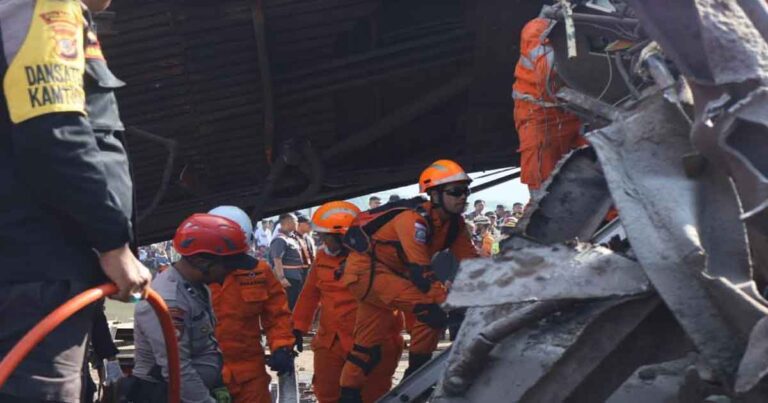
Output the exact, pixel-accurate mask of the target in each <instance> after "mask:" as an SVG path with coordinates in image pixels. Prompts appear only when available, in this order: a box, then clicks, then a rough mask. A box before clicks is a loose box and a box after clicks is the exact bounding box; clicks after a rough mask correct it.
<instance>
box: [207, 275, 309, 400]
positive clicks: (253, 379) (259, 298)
mask: <svg viewBox="0 0 768 403" xmlns="http://www.w3.org/2000/svg"><path fill="white" fill-rule="evenodd" d="M210 288H211V295H212V299H213V309H214V312H215V313H216V318H217V319H218V324H217V325H216V338H217V339H218V341H219V345H220V346H221V350H222V353H223V354H224V368H223V370H222V378H223V379H224V383H225V384H226V385H227V388H228V389H229V393H230V394H231V395H232V397H233V399H234V401H235V402H249V403H250V402H255V403H270V402H271V401H272V398H271V396H270V393H269V382H270V379H271V378H270V376H269V374H267V371H266V368H265V365H266V363H265V362H264V349H263V348H262V347H261V332H262V329H263V330H264V332H265V333H266V335H267V342H268V344H269V349H270V350H271V351H275V350H277V349H279V348H281V347H293V344H294V341H295V338H294V336H293V323H292V321H291V311H289V310H288V299H287V298H286V296H285V291H284V290H283V287H282V286H281V285H280V283H279V282H278V281H277V279H276V278H275V276H274V274H272V270H271V269H270V267H269V265H268V264H267V263H266V262H264V261H259V264H258V265H257V266H256V269H254V270H253V271H246V270H236V271H234V272H232V273H231V274H229V275H228V276H227V278H226V279H225V280H224V283H223V284H222V285H219V284H212V285H211V286H210Z"/></svg>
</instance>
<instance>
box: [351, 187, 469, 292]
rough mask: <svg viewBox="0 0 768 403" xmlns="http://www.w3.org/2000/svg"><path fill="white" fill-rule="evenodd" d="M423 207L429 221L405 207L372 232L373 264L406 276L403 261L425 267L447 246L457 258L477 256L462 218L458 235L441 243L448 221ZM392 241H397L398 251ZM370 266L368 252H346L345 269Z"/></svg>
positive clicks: (359, 270) (428, 204)
mask: <svg viewBox="0 0 768 403" xmlns="http://www.w3.org/2000/svg"><path fill="white" fill-rule="evenodd" d="M423 207H424V209H425V210H426V211H427V212H428V216H429V221H430V222H427V221H426V220H425V219H424V218H423V217H422V216H421V215H420V214H419V213H417V212H416V211H414V210H405V211H403V212H402V213H400V214H398V215H397V216H395V217H394V218H393V219H392V220H391V221H389V222H388V223H386V224H384V225H383V226H382V227H381V228H380V229H379V230H378V231H376V233H374V234H373V236H372V239H373V240H374V241H378V242H377V244H376V260H377V263H381V264H383V265H384V266H386V267H387V268H388V269H389V270H392V271H394V272H395V273H397V274H399V275H402V276H406V277H407V275H408V270H409V269H408V267H407V264H414V265H419V266H429V265H430V264H431V262H432V257H433V256H434V255H435V253H437V252H440V251H441V250H443V249H445V248H448V249H450V250H451V252H453V254H454V256H456V258H457V259H459V260H463V259H467V258H473V257H477V251H476V250H475V247H474V246H473V244H472V239H471V238H470V234H469V231H467V227H466V225H465V223H464V220H461V219H460V220H458V225H459V228H458V233H457V234H458V235H457V236H456V239H455V240H454V241H453V243H452V244H451V245H445V242H446V239H447V237H448V232H449V227H450V222H449V221H442V220H441V219H440V216H439V215H438V214H437V211H435V209H433V208H432V202H425V203H424V205H423ZM392 243H397V244H398V245H399V247H400V249H401V251H402V253H400V252H399V251H398V247H396V246H395V245H393V244H392ZM403 258H404V259H403ZM404 260H405V261H404ZM370 269H371V256H370V254H368V253H359V252H355V251H351V252H350V254H349V257H348V258H347V267H346V269H345V271H346V272H349V273H352V274H364V273H367V272H369V271H370Z"/></svg>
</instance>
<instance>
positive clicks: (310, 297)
mask: <svg viewBox="0 0 768 403" xmlns="http://www.w3.org/2000/svg"><path fill="white" fill-rule="evenodd" d="M319 305H320V289H319V288H317V269H316V268H315V267H312V269H311V270H310V271H309V276H308V277H307V281H306V283H304V288H303V289H302V290H301V294H300V295H299V299H298V301H296V306H295V307H293V328H294V329H296V330H298V331H300V332H302V333H306V332H308V331H309V329H310V327H312V320H313V319H314V317H315V312H316V311H317V307H318V306H319Z"/></svg>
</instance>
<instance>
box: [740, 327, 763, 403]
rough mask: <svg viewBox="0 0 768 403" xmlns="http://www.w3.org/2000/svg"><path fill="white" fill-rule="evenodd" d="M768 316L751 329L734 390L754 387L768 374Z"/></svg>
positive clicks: (743, 391)
mask: <svg viewBox="0 0 768 403" xmlns="http://www.w3.org/2000/svg"><path fill="white" fill-rule="evenodd" d="M767 357H768V317H766V318H763V319H761V320H760V322H758V323H757V325H755V327H754V329H752V335H751V336H750V338H749V344H747V350H746V351H745V352H744V358H743V359H742V361H741V364H739V372H738V375H737V377H736V387H735V389H736V392H739V393H745V392H747V391H749V390H751V389H752V388H754V387H755V386H756V385H757V384H758V383H759V382H760V380H762V379H763V378H764V377H765V376H766V375H768V360H767V359H766V358H767Z"/></svg>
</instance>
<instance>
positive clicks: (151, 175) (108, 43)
mask: <svg viewBox="0 0 768 403" xmlns="http://www.w3.org/2000/svg"><path fill="white" fill-rule="evenodd" d="M254 1H255V0H222V1H216V2H201V1H178V2H168V1H160V0H150V1H144V0H125V1H120V2H113V4H112V7H111V9H110V11H112V12H114V19H113V20H111V22H112V24H111V25H110V26H107V24H106V23H105V24H104V25H105V28H110V30H111V31H112V32H113V35H104V36H103V37H102V38H101V40H102V42H103V47H104V51H105V54H106V55H107V58H108V60H109V64H110V67H111V68H112V69H113V70H114V72H115V74H116V75H117V76H119V77H121V78H122V79H124V80H125V81H126V82H127V83H128V86H126V87H125V88H124V89H121V90H120V91H119V93H118V100H119V102H120V109H121V116H122V118H123V120H124V122H125V123H126V125H127V126H136V127H141V128H142V129H144V130H147V131H149V132H152V133H156V134H157V135H159V136H162V137H164V138H167V139H170V140H174V141H176V142H177V143H178V145H179V146H178V150H177V156H176V157H177V158H176V163H175V164H174V169H173V170H172V173H171V175H170V178H171V179H170V181H167V182H166V181H163V180H162V178H161V177H160V175H159V174H158V172H162V171H163V169H164V168H165V166H166V164H167V158H166V156H167V152H166V150H165V149H164V148H162V147H158V145H157V144H154V143H152V142H149V141H146V140H144V139H141V138H138V137H136V136H134V137H129V138H128V142H129V149H130V152H131V155H130V158H131V162H132V165H133V174H134V182H135V183H136V190H137V210H138V211H151V214H150V215H149V216H147V218H146V219H144V220H143V221H142V224H141V225H140V226H139V228H138V231H139V233H138V237H139V242H141V243H146V242H149V241H153V240H158V239H164V238H165V239H167V238H168V237H169V236H170V235H171V234H172V232H173V230H174V229H175V227H176V225H177V224H178V222H179V220H180V218H183V217H184V216H185V215H188V214H189V213H192V212H199V211H203V210H205V209H206V208H208V207H210V206H212V205H213V204H215V203H217V201H218V200H221V199H225V200H227V202H229V201H230V200H232V199H236V200H237V203H238V205H239V206H241V207H243V208H245V209H246V210H248V211H250V210H253V208H254V207H255V203H256V202H257V201H258V199H257V198H258V195H259V194H261V193H264V192H263V191H262V190H265V189H263V187H264V186H266V185H267V183H266V182H265V178H266V177H267V175H268V174H269V172H270V171H269V170H270V167H269V163H268V156H269V155H271V156H272V158H273V159H276V158H278V156H277V153H278V152H279V147H280V144H282V143H283V142H284V141H287V140H290V139H295V140H296V141H298V142H299V144H300V143H301V142H303V141H308V142H309V143H310V144H311V145H312V147H313V152H314V153H315V154H316V155H323V154H324V153H325V152H326V151H328V150H330V149H331V148H333V147H334V146H335V145H337V144H342V143H345V142H346V141H348V140H350V139H351V138H353V136H354V135H356V134H360V133H371V132H376V133H378V134H377V135H376V136H373V137H371V138H369V139H368V140H366V141H364V142H359V140H355V141H352V142H351V143H347V144H351V145H352V147H346V151H344V155H343V156H342V155H341V154H339V155H338V157H337V158H332V159H331V160H330V161H327V160H326V162H325V164H324V165H323V170H324V173H326V175H316V174H314V173H315V172H316V171H317V170H316V169H315V166H312V167H307V166H306V164H299V165H298V166H294V167H290V168H289V169H287V170H286V171H285V172H284V175H282V176H281V178H280V179H279V180H277V181H276V182H275V183H274V186H273V189H272V192H273V194H272V197H270V202H269V203H268V204H267V205H266V206H264V213H265V214H275V213H277V212H283V211H290V210H293V209H296V208H298V207H304V206H310V205H315V204H319V203H321V202H323V201H326V200H328V199H331V198H337V197H348V196H353V195H357V194H360V193H366V192H372V191H375V190H377V189H382V188H387V187H390V186H398V185H403V184H407V183H412V182H413V181H414V180H415V178H417V177H418V174H419V172H420V170H421V169H423V167H424V166H426V165H427V164H429V163H430V162H431V161H433V160H435V159H438V158H445V157H449V158H454V159H456V160H458V161H459V162H460V163H462V164H463V165H464V166H465V167H466V168H467V169H470V170H479V169H491V168H500V167H505V166H510V165H516V164H517V156H516V155H515V152H514V150H515V149H516V148H517V139H516V137H515V135H514V127H513V125H512V122H511V120H510V119H509V106H510V105H509V100H508V93H507V92H499V93H497V92H495V91H492V90H490V89H491V88H503V87H509V83H508V80H509V78H510V76H509V75H508V72H509V71H511V70H512V69H513V68H514V63H515V61H516V57H517V56H516V54H515V52H514V51H511V50H514V49H516V48H517V46H518V43H519V37H518V36H517V32H519V28H521V27H522V25H523V24H524V23H525V21H526V20H527V19H528V18H529V17H532V16H533V15H534V13H535V9H536V8H537V7H538V5H536V4H531V5H513V4H507V3H503V2H499V1H498V0H493V1H491V0H482V1H479V2H476V3H477V4H474V3H473V4H471V5H470V6H468V5H467V4H465V2H462V1H459V0H450V1H445V2H427V3H418V4H413V3H411V2H401V1H394V2H383V1H381V0H332V1H326V0H265V1H262V9H261V11H262V13H256V17H257V18H256V24H254V14H253V13H252V11H253V10H252V3H253V2H254ZM497 3H498V4H497ZM502 3H503V4H502ZM491 5H492V6H493V7H491ZM498 5H503V7H504V9H503V10H500V9H499V8H498V7H496V6H498ZM475 6H477V10H473V9H474V8H475ZM475 12H476V13H477V14H473V15H472V16H470V15H469V14H470V13H475ZM489 13H493V14H494V15H492V16H488V15H487V14H489ZM404 15H407V16H408V18H403V16H404ZM501 15H509V16H512V17H513V20H505V21H504V24H503V26H502V25H501V24H500V22H499V23H494V24H493V25H489V24H487V20H488V19H489V18H491V17H492V18H495V19H496V20H498V19H499V17H498V16H501ZM261 16H263V21H264V24H261V21H262V18H261ZM498 26H502V28H503V32H508V33H509V35H496V34H493V33H494V32H498V30H497V28H496V27H498ZM266 49H268V53H266V54H265V52H264V50H266ZM490 50H493V52H490ZM502 52H503V57H499V55H501V54H502ZM265 56H268V57H265ZM491 72H493V74H491ZM457 77H460V78H462V80H466V79H467V77H480V82H479V83H476V84H475V86H471V85H468V84H467V83H460V85H458V87H462V88H459V89H457V90H452V91H450V92H452V93H453V95H452V96H450V95H449V96H445V97H442V99H441V100H440V101H438V102H433V103H431V104H430V106H428V107H422V108H417V109H410V112H407V115H408V116H407V117H403V116H402V109H403V108H405V107H406V106H408V105H410V104H411V103H413V102H414V100H419V99H423V98H424V97H425V96H428V95H429V94H432V93H434V92H435V91H439V90H440V89H441V88H445V86H446V85H447V84H449V83H451V82H452V80H454V79H455V78H457ZM270 84H271V91H270V88H269V87H270ZM449 87H451V88H456V87H454V86H449ZM469 88H473V91H474V89H475V88H481V89H482V90H480V91H477V92H476V93H473V94H472V96H471V99H472V106H471V116H469V113H470V105H469V102H468V97H466V96H463V94H465V93H466V92H467V89H469ZM398 112H401V113H398ZM393 116H394V117H398V116H399V117H401V118H402V119H400V118H398V119H399V123H396V124H392V119H388V118H391V117H393ZM469 119H472V120H473V121H474V119H477V120H478V122H482V124H477V125H476V124H474V123H473V124H471V125H468V124H466V122H468V121H469ZM358 139H359V138H358ZM350 141H351V140H350ZM473 144H476V145H477V146H473ZM270 148H272V149H273V150H274V151H272V152H269V149H270ZM185 167H194V168H188V169H187V170H186V173H187V174H189V173H190V172H192V171H194V173H195V175H194V176H195V177H196V178H197V179H199V185H200V186H197V187H196V188H195V189H194V190H190V188H189V187H187V186H185V185H184V184H182V183H181V182H180V181H179V180H177V178H178V177H179V175H180V174H181V172H182V170H183V169H184V168H185ZM188 176H189V175H188ZM164 183H166V185H164ZM161 189H162V190H164V191H163V192H159V190H161ZM158 193H162V194H163V197H162V200H161V201H160V202H159V204H158V205H157V206H156V207H155V208H152V209H149V207H150V206H151V205H152V204H153V199H154V198H155V195H157V194H158Z"/></svg>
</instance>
